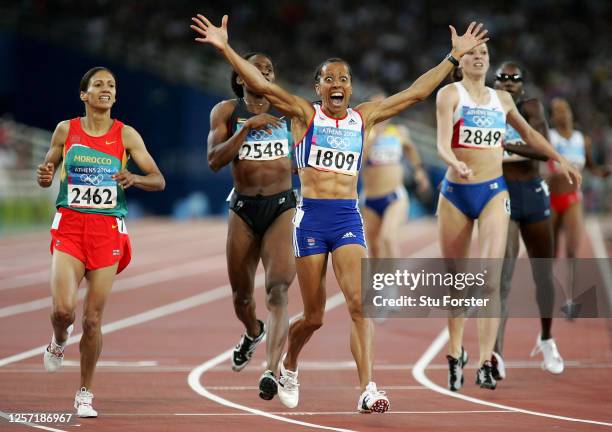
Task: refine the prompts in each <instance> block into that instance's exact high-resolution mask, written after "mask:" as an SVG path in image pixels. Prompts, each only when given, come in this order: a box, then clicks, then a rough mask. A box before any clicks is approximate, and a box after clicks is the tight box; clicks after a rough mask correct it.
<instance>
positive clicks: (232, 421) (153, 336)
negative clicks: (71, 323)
mask: <svg viewBox="0 0 612 432" xmlns="http://www.w3.org/2000/svg"><path fill="white" fill-rule="evenodd" d="M132 225H133V226H130V228H131V238H132V242H133V246H134V260H133V262H132V264H131V265H130V267H129V268H128V269H127V270H126V271H125V272H124V273H123V274H122V275H121V276H120V277H119V278H118V280H117V282H116V285H115V290H114V292H113V294H112V295H111V297H110V300H109V303H108V305H107V308H106V312H105V317H104V323H105V324H106V325H107V327H105V331H106V335H105V337H104V350H103V353H102V356H101V359H100V360H101V362H103V363H101V364H100V365H99V367H98V369H97V372H96V376H95V381H94V387H93V391H94V394H95V400H94V402H95V405H94V406H95V407H96V409H97V410H98V412H99V413H100V417H98V418H97V419H83V420H80V419H75V418H74V417H73V418H72V420H71V421H70V422H69V423H68V424H51V423H38V424H36V425H32V426H29V427H28V426H25V427H24V425H16V424H11V423H9V422H8V420H6V419H4V418H2V417H0V430H26V428H30V429H32V428H34V427H44V428H48V429H47V430H60V431H71V430H81V431H94V430H95V431H100V430H104V431H106V430H121V431H128V432H129V431H140V430H154V431H162V430H164V431H223V432H230V431H250V430H257V431H300V430H312V427H314V425H321V426H326V427H328V428H339V429H336V430H341V429H344V430H354V431H407V430H411V431H412V430H414V431H440V430H452V431H454V432H457V431H487V432H488V431H490V430H491V429H494V430H496V431H512V432H515V431H531V430H538V431H540V430H558V431H577V430H580V431H586V430H605V429H611V428H612V390H611V389H610V385H609V383H608V382H607V377H608V376H609V373H610V371H611V370H612V347H611V345H610V339H609V329H608V327H607V326H608V323H607V322H606V320H578V321H576V322H567V321H563V320H557V321H555V323H554V326H553V332H554V335H555V337H556V339H557V343H558V346H559V348H560V351H561V354H562V355H563V357H564V358H565V360H566V370H565V372H564V373H563V374H562V375H560V376H553V375H551V374H549V373H547V372H543V371H542V370H540V368H539V358H538V359H531V358H529V352H530V350H531V348H532V346H533V343H534V341H535V338H536V335H537V332H538V326H539V325H538V322H537V320H536V319H522V320H519V319H513V320H510V322H509V324H508V328H507V336H506V340H507V342H506V360H507V362H508V363H509V369H508V375H509V377H508V379H507V380H505V381H503V382H501V383H500V385H499V387H498V389H497V390H496V391H494V392H491V391H487V390H481V389H479V388H477V387H476V386H475V385H474V384H473V379H474V374H475V369H474V362H471V363H470V365H468V369H467V372H466V386H465V388H464V389H463V390H462V393H461V394H463V395H467V396H471V397H473V398H477V399H478V400H482V401H489V402H494V403H496V404H500V405H503V406H508V407H512V408H520V409H522V410H527V411H532V413H531V414H528V413H524V412H517V411H515V410H512V409H508V408H503V407H502V408H500V407H491V406H487V405H483V404H480V403H475V402H478V401H467V400H461V399H457V398H453V397H449V396H448V395H445V394H440V393H436V392H434V391H432V390H431V389H429V388H427V387H425V386H423V385H421V384H419V382H417V381H416V380H415V378H413V375H412V371H411V369H412V367H413V365H414V364H415V363H416V362H417V361H418V360H419V358H421V357H422V356H423V354H424V353H425V352H426V351H427V349H428V348H429V347H430V345H431V344H432V341H433V340H434V339H435V338H436V336H438V334H439V333H440V332H441V330H442V329H443V328H444V326H445V322H444V320H441V319H392V320H387V321H386V322H384V323H383V324H381V325H377V331H376V362H375V379H376V381H377V383H378V385H379V387H381V388H382V389H386V390H387V393H388V395H389V397H390V400H391V412H389V413H388V414H385V415H359V414H357V413H356V412H355V406H356V402H357V398H358V396H359V390H358V389H357V387H356V386H357V377H356V373H355V369H354V366H353V365H352V363H351V362H352V357H351V355H350V351H349V346H348V342H349V341H348V329H349V323H348V314H347V312H346V309H345V307H344V304H343V303H339V304H338V305H337V306H336V307H333V308H332V309H330V310H329V311H328V312H327V314H326V318H325V325H324V327H323V328H322V329H321V330H319V331H318V332H317V333H316V334H315V336H314V337H313V339H312V340H311V342H310V343H309V344H308V346H307V347H306V349H305V351H304V352H303V355H302V358H301V361H302V368H301V370H300V382H301V387H300V405H299V407H298V409H297V410H293V411H292V410H288V409H286V408H285V407H284V406H283V405H282V404H281V403H280V402H279V401H278V398H275V399H274V400H273V401H270V402H265V401H262V400H261V399H259V398H258V396H257V390H256V385H257V380H258V378H259V375H260V374H261V372H262V367H261V366H262V362H263V358H264V349H263V348H260V349H258V351H257V353H256V355H255V358H254V359H253V361H252V362H251V364H250V365H249V366H248V367H247V368H246V369H245V370H243V371H242V372H241V373H235V372H232V371H231V369H230V364H229V361H227V359H226V360H224V361H221V362H220V363H219V364H218V366H214V367H212V368H211V369H209V370H206V371H204V373H202V374H201V375H198V374H197V373H196V372H198V371H196V372H194V373H192V379H195V382H196V386H197V385H200V386H203V387H204V388H205V389H206V390H205V391H208V392H210V393H212V394H214V395H217V396H219V397H221V398H224V400H226V401H229V402H224V403H225V405H222V404H220V403H217V402H215V401H213V400H210V399H208V398H206V397H203V396H202V395H200V394H198V393H197V392H196V391H194V389H193V388H192V387H191V386H190V385H189V383H188V376H189V375H190V373H191V372H192V371H193V370H194V369H195V368H197V367H198V366H199V365H201V364H202V363H203V362H207V361H209V360H210V359H214V358H215V357H217V356H219V355H220V354H222V353H223V352H225V351H226V350H228V349H229V348H231V347H232V346H233V345H234V344H235V343H236V342H237V341H238V338H239V336H240V334H241V332H242V328H241V325H240V323H239V322H238V320H237V319H236V318H235V317H234V314H233V310H232V306H231V297H230V288H229V286H227V276H226V269H225V257H224V250H225V240H224V239H225V230H226V228H225V223H224V222H223V221H206V222H192V223H185V224H180V223H172V222H167V221H138V222H134V223H133V224H132ZM402 235H403V240H404V241H403V253H404V255H405V256H407V255H410V254H413V253H415V252H418V251H421V252H420V253H421V254H424V256H437V253H438V252H437V248H436V230H435V224H434V222H431V221H425V222H420V221H419V222H413V223H411V224H409V225H408V226H407V227H406V228H405V229H404V231H403V234H402ZM48 239H49V237H48V233H46V232H39V233H31V234H26V235H22V236H19V237H17V236H11V237H4V238H2V239H0V341H1V344H0V411H1V412H2V413H0V415H6V414H8V413H72V412H73V409H72V402H73V397H74V392H75V391H76V389H77V386H78V382H79V368H78V366H77V364H78V344H77V343H78V336H79V335H80V325H79V324H78V320H77V329H76V331H75V333H74V335H76V336H77V337H76V338H74V341H75V342H77V343H72V344H71V345H70V346H68V348H67V350H66V360H67V362H66V363H67V364H66V365H65V366H63V368H62V369H61V370H60V372H58V373H56V374H47V373H46V372H44V370H43V367H42V358H41V357H42V348H41V347H42V346H43V345H46V344H47V343H48V340H49V337H50V332H51V327H50V323H49V312H50V306H49V305H50V303H48V299H47V300H46V301H45V300H41V301H39V302H34V301H36V300H40V299H44V298H47V297H48V296H49V288H48V270H49V264H50V257H49V255H48ZM424 248H427V249H426V250H425V251H423V249H424ZM600 250H601V249H600ZM581 252H582V253H581V255H582V256H593V248H592V245H591V242H590V241H585V242H584V250H583V251H581ZM330 273H332V272H330ZM24 275H28V278H29V279H27V280H26V279H24ZM328 276H329V275H328ZM337 292H338V287H337V284H336V283H335V281H333V278H331V277H328V298H332V297H333V296H334V294H336V293H337ZM187 298H191V299H190V300H189V301H182V300H185V299H187ZM256 298H257V302H258V311H259V314H260V316H262V317H265V314H266V311H265V308H264V304H263V289H262V288H261V286H260V287H259V289H257V290H256ZM181 301H182V302H181ZM45 302H47V303H45ZM177 302H180V303H177ZM16 305H19V306H16ZM168 305H172V306H168ZM171 308H174V309H171ZM289 309H290V313H291V314H292V315H294V314H296V313H298V312H299V311H300V310H301V300H300V296H299V292H298V286H297V283H296V282H294V284H293V286H292V287H291V289H290V303H289ZM151 310H154V312H153V313H151V312H149V311H151ZM79 313H80V311H79ZM126 318H128V319H127V320H126ZM120 320H122V321H120ZM116 322H119V324H120V325H119V326H116V325H115V326H114V327H113V323H116ZM109 324H110V325H111V326H110V327H108V325H109ZM465 346H466V348H467V349H468V351H470V352H471V353H472V357H473V358H476V357H477V350H478V348H477V340H476V329H475V324H474V323H468V325H467V328H466V334H465ZM36 349H38V350H36ZM28 351H31V353H30V354H29V355H28V354H24V355H23V356H21V357H19V358H15V357H12V356H15V355H17V354H20V353H25V352H28ZM445 353H446V349H445V348H442V349H441V351H440V352H439V353H437V354H436V355H435V357H434V359H433V361H432V362H431V364H429V365H428V367H427V369H426V370H425V373H426V375H427V377H428V378H429V379H431V380H432V381H433V382H434V383H436V384H438V385H439V386H442V387H445V385H446V366H445V363H446V361H445V359H444V354H445ZM11 357H12V358H13V360H15V361H7V359H9V358H11ZM109 362H113V363H109ZM137 362H142V363H137ZM209 364H211V363H209ZM470 366H471V368H470ZM201 369H202V368H200V371H201ZM192 385H193V382H192ZM231 403H235V404H240V405H241V406H244V407H247V409H251V410H252V409H255V410H262V411H265V412H269V413H274V414H276V415H278V416H281V417H283V418H287V419H291V420H297V421H300V422H306V423H308V424H311V426H309V425H306V424H299V425H296V424H291V423H287V422H284V421H282V419H274V418H267V417H264V416H262V415H260V414H261V413H260V412H257V411H255V412H252V411H251V412H247V411H244V410H241V409H236V408H233V407H231V406H228V404H230V405H231ZM537 413H541V414H547V415H553V416H554V415H557V416H563V417H567V418H577V419H583V420H589V421H595V422H603V423H607V424H609V425H608V426H607V425H598V424H593V423H585V422H574V421H569V420H561V419H558V418H551V417H550V416H541V415H534V414H537ZM332 430H334V429H332Z"/></svg>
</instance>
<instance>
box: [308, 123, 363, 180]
mask: <svg viewBox="0 0 612 432" xmlns="http://www.w3.org/2000/svg"><path fill="white" fill-rule="evenodd" d="M361 138H362V137H361V131H356V130H350V129H340V128H335V127H332V126H315V127H314V130H313V134H312V142H311V145H310V154H309V156H308V165H310V166H312V167H314V168H317V169H321V170H325V171H334V172H337V173H340V174H347V175H353V176H354V175H357V168H358V162H359V156H360V155H361V147H362V139H361Z"/></svg>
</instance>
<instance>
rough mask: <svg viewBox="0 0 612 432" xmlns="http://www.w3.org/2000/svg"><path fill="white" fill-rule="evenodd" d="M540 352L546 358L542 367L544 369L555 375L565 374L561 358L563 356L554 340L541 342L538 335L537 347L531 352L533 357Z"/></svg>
mask: <svg viewBox="0 0 612 432" xmlns="http://www.w3.org/2000/svg"><path fill="white" fill-rule="evenodd" d="M540 352H541V353H542V355H543V356H544V360H543V361H542V363H541V365H540V366H541V367H542V369H544V370H545V371H548V372H550V373H553V374H560V373H561V372H563V369H564V366H565V365H564V363H563V358H562V357H561V354H559V350H558V349H557V344H556V343H555V340H554V339H553V338H550V339H546V340H541V339H540V336H539V335H538V340H537V341H536V346H535V347H534V348H533V350H532V351H531V357H533V356H535V355H536V354H538V353H540Z"/></svg>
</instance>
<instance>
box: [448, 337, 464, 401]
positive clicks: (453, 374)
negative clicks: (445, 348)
mask: <svg viewBox="0 0 612 432" xmlns="http://www.w3.org/2000/svg"><path fill="white" fill-rule="evenodd" d="M446 359H447V360H448V388H449V389H450V391H458V390H459V389H460V388H461V386H463V381H464V378H463V368H464V367H465V365H466V364H467V362H468V353H467V351H466V350H464V349H463V347H461V356H460V358H458V359H456V358H455V357H453V356H451V355H447V356H446Z"/></svg>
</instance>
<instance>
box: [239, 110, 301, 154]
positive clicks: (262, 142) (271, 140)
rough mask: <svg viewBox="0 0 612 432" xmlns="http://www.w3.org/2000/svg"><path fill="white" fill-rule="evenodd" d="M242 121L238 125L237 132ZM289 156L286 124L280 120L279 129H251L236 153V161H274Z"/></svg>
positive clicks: (242, 123)
mask: <svg viewBox="0 0 612 432" xmlns="http://www.w3.org/2000/svg"><path fill="white" fill-rule="evenodd" d="M245 121H246V120H245ZM243 125H244V121H242V122H239V123H238V126H237V127H238V130H240V129H241V128H242V126H243ZM288 155H289V132H288V131H287V124H286V123H285V122H284V121H283V120H281V127H278V128H271V129H261V130H255V129H251V130H250V131H249V134H248V135H247V137H246V138H245V140H244V143H243V144H242V146H241V147H240V151H239V153H238V159H244V160H256V161H264V160H274V159H280V158H282V157H285V156H288Z"/></svg>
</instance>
